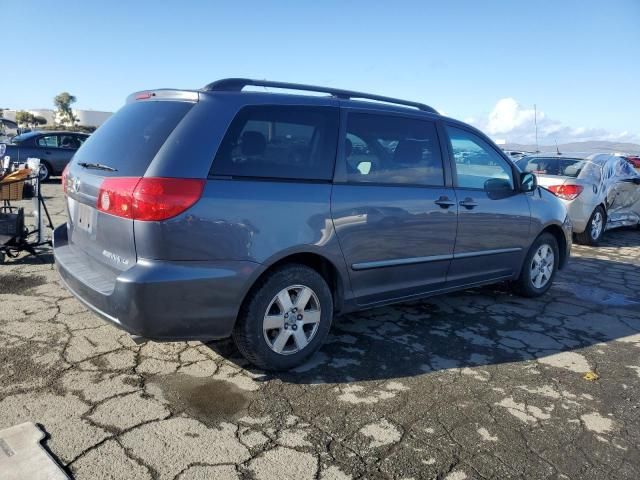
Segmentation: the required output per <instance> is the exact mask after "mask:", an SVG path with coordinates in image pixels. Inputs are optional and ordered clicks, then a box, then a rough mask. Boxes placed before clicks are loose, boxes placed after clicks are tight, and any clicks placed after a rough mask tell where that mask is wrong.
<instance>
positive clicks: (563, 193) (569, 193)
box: [547, 185, 584, 200]
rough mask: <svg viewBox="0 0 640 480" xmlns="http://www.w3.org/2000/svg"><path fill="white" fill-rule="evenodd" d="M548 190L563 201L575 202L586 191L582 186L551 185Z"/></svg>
mask: <svg viewBox="0 0 640 480" xmlns="http://www.w3.org/2000/svg"><path fill="white" fill-rule="evenodd" d="M547 189H548V190H550V191H551V193H553V194H554V195H555V196H556V197H560V198H562V199H563V200H574V199H575V198H576V197H577V196H578V195H580V194H581V193H582V190H584V188H583V187H582V185H551V186H550V187H547Z"/></svg>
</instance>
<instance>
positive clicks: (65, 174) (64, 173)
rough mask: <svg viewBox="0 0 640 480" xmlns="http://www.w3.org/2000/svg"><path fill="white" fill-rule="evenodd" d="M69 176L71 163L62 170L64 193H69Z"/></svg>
mask: <svg viewBox="0 0 640 480" xmlns="http://www.w3.org/2000/svg"><path fill="white" fill-rule="evenodd" d="M68 178H69V164H68V163H67V165H66V166H65V167H64V170H62V191H63V192H64V194H65V195H66V194H67V179H68Z"/></svg>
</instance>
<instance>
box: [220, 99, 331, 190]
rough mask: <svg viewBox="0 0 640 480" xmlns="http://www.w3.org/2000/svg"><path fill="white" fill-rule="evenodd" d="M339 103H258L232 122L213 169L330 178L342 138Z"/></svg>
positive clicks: (251, 174)
mask: <svg viewBox="0 0 640 480" xmlns="http://www.w3.org/2000/svg"><path fill="white" fill-rule="evenodd" d="M338 120H339V112H338V109H337V108H334V107H308V106H286V105H285V106H273V105H254V106H249V107H245V108H243V109H242V110H240V112H239V113H238V115H237V116H236V118H235V119H234V120H233V122H231V125H230V127H229V129H228V131H227V133H226V135H225V137H224V139H223V140H222V143H221V145H220V148H219V150H218V153H217V155H216V157H215V159H214V161H213V165H212V167H211V172H210V173H211V175H222V176H232V177H263V178H282V179H297V180H324V181H327V180H331V178H332V177H333V167H334V163H335V155H336V145H337V138H338Z"/></svg>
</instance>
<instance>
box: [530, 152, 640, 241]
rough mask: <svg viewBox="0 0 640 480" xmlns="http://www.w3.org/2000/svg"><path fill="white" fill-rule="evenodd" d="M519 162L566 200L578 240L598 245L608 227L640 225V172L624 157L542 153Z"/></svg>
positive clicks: (539, 181) (542, 183)
mask: <svg viewBox="0 0 640 480" xmlns="http://www.w3.org/2000/svg"><path fill="white" fill-rule="evenodd" d="M517 164H518V167H519V168H520V169H521V170H522V171H523V172H531V173H534V174H535V175H536V177H538V183H539V185H540V186H543V187H545V188H546V189H547V190H549V191H550V192H552V193H553V194H555V195H556V196H557V197H558V198H560V199H561V200H563V202H564V203H565V205H566V206H567V211H568V212H569V217H570V218H571V221H572V223H573V232H574V234H575V236H576V240H577V241H578V242H579V243H583V244H587V245H595V244H597V243H598V242H599V241H600V239H601V238H602V235H603V234H604V232H605V230H609V229H611V228H616V227H623V226H629V225H640V173H638V172H637V171H636V170H634V168H633V166H632V165H631V164H630V163H629V162H628V161H626V160H625V159H624V158H623V157H618V156H613V155H609V154H596V155H589V156H586V157H584V158H581V157H580V156H575V157H570V156H564V155H553V154H551V155H550V154H546V155H545V154H540V155H533V156H528V157H525V158H522V159H521V160H519V161H518V162H517Z"/></svg>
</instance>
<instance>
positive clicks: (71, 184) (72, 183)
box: [67, 177, 80, 193]
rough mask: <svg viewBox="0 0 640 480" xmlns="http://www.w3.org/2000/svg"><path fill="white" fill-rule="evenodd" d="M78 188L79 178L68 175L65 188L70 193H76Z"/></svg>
mask: <svg viewBox="0 0 640 480" xmlns="http://www.w3.org/2000/svg"><path fill="white" fill-rule="evenodd" d="M79 189H80V179H79V178H78V177H70V178H69V180H67V190H68V191H70V192H71V193H78V190H79Z"/></svg>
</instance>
